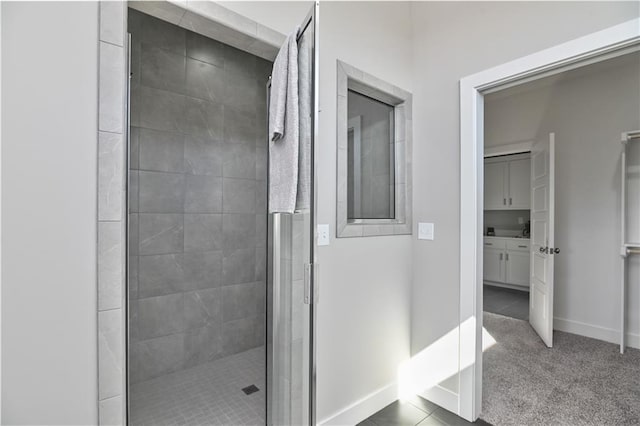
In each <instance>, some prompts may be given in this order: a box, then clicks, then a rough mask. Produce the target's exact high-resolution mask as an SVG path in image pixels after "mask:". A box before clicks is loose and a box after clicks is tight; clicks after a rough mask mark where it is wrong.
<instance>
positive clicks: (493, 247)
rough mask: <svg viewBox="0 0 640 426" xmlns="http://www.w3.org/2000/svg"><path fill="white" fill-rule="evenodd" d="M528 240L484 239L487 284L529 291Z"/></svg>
mask: <svg viewBox="0 0 640 426" xmlns="http://www.w3.org/2000/svg"><path fill="white" fill-rule="evenodd" d="M529 251H530V244H529V239H528V238H520V237H489V236H485V237H484V282H485V284H490V285H495V286H500V287H510V288H516V289H518V290H525V291H528V290H529Z"/></svg>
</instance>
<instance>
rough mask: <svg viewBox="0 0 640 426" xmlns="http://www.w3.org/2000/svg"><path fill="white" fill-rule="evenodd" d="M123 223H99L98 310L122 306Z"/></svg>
mask: <svg viewBox="0 0 640 426" xmlns="http://www.w3.org/2000/svg"><path fill="white" fill-rule="evenodd" d="M122 226H123V224H122V222H99V223H98V309H99V310H106V309H114V308H120V307H121V306H122V288H123V278H124V271H123V269H122V264H123V241H122V240H123V232H122Z"/></svg>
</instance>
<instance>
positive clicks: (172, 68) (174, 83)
mask: <svg viewBox="0 0 640 426" xmlns="http://www.w3.org/2000/svg"><path fill="white" fill-rule="evenodd" d="M140 60H141V63H140V70H141V71H140V78H141V81H140V82H141V83H142V85H144V86H147V87H153V88H155V89H161V90H168V91H170V92H175V93H180V94H184V91H185V81H186V78H185V76H186V58H185V57H184V56H183V55H178V54H176V53H173V52H170V51H168V50H164V49H160V48H158V47H154V46H152V45H148V44H143V45H142V56H141V58H140Z"/></svg>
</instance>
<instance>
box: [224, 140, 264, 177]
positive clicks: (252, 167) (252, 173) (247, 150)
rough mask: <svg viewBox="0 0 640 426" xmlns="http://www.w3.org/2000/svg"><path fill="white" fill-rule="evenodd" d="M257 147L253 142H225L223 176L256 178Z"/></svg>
mask: <svg viewBox="0 0 640 426" xmlns="http://www.w3.org/2000/svg"><path fill="white" fill-rule="evenodd" d="M255 150H256V148H255V147H254V146H253V145H252V144H230V143H227V144H224V145H223V152H224V163H223V168H222V170H223V176H224V177H229V178H243V179H255V178H256V151H255Z"/></svg>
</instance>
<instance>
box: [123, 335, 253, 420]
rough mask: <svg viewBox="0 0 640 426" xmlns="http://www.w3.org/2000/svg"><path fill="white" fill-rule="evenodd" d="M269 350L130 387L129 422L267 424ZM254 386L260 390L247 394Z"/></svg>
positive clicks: (248, 352) (194, 368)
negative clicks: (266, 374)
mask: <svg viewBox="0 0 640 426" xmlns="http://www.w3.org/2000/svg"><path fill="white" fill-rule="evenodd" d="M264 375H265V348H264V346H262V347H258V348H255V349H251V350H248V351H246V352H242V353H239V354H236V355H232V356H230V357H227V358H222V359H219V360H216V361H213V362H210V363H207V364H202V365H198V366H196V367H193V368H189V369H187V370H181V371H177V372H175V373H171V374H167V375H165V376H162V377H158V378H156V379H152V380H148V381H146V382H142V383H137V384H135V385H133V386H132V387H131V399H130V403H131V409H130V416H131V418H130V424H131V425H133V426H165V425H184V426H195V425H207V426H213V425H216V426H218V425H220V426H223V425H224V426H227V425H229V426H253V425H264V424H265V422H264V416H265V412H264V411H265V385H264V380H265V378H264ZM252 384H255V385H256V386H257V387H258V388H259V389H260V391H259V392H255V393H253V394H251V395H245V393H244V392H243V391H242V388H245V387H247V386H250V385H252Z"/></svg>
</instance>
